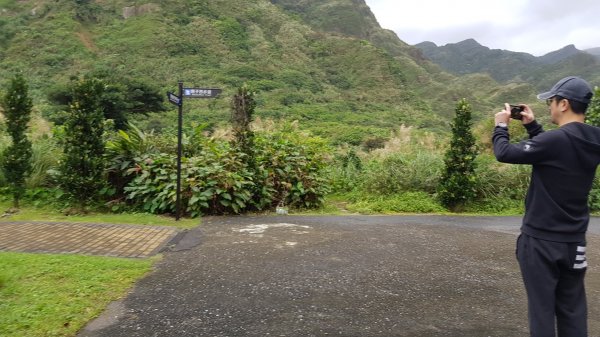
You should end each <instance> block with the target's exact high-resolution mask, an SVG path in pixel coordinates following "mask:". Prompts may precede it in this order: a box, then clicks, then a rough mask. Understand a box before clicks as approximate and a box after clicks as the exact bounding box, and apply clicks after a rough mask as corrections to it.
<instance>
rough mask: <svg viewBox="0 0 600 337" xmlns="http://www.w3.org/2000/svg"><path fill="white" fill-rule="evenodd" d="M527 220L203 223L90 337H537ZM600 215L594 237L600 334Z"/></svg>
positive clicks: (592, 290)
mask: <svg viewBox="0 0 600 337" xmlns="http://www.w3.org/2000/svg"><path fill="white" fill-rule="evenodd" d="M519 223H520V218H518V217H443V216H370V217H368V216H344V217H338V216H285V217H214V218H204V219H203V220H202V225H201V226H200V227H198V228H197V229H194V230H191V231H189V232H188V233H187V235H185V236H184V237H183V239H182V240H180V241H179V242H177V243H173V245H171V247H170V251H168V252H165V253H164V259H163V260H162V261H161V262H159V263H158V264H157V265H156V267H155V270H154V272H153V273H151V274H150V275H148V276H147V277H145V278H144V279H142V280H141V281H139V282H138V283H137V285H136V286H135V288H134V289H133V290H132V292H131V293H130V294H129V295H128V296H127V297H126V298H125V299H123V300H121V301H118V302H115V303H113V304H111V305H110V306H109V308H108V309H107V310H106V311H105V313H104V314H103V315H102V316H101V317H100V318H99V319H97V320H94V321H92V322H91V323H90V324H88V326H87V327H86V328H85V329H83V330H82V331H81V332H80V334H79V336H80V337H83V336H85V337H99V336H106V337H121V336H123V337H125V336H127V337H134V336H143V337H149V336H157V337H158V336H160V337H170V336H173V337H175V336H176V337H186V336H207V337H225V336H228V337H237V336H253V337H254V336H256V337H258V336H261V337H262V336H286V337H300V336H303V337H308V336H345V337H351V336H352V337H369V336H381V337H392V336H415V337H417V336H419V337H427V336H456V337H485V336H498V337H500V336H502V337H519V336H528V328H527V311H526V310H527V309H526V300H525V293H524V289H523V286H522V282H521V278H520V273H519V270H518V265H517V262H516V259H515V240H516V237H517V235H518V228H519V225H518V224H519ZM599 244H600V220H599V219H593V221H592V224H591V225H590V230H589V235H588V246H589V247H590V248H589V250H588V260H589V261H590V265H591V267H590V268H589V269H588V274H587V278H586V286H587V293H588V306H589V326H590V336H600V271H599V270H598V268H595V267H594V265H595V261H600V248H598V247H600V245H599Z"/></svg>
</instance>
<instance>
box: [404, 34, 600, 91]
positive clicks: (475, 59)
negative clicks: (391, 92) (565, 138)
mask: <svg viewBox="0 0 600 337" xmlns="http://www.w3.org/2000/svg"><path fill="white" fill-rule="evenodd" d="M415 47H416V48H419V49H420V50H421V51H422V52H423V55H425V57H427V58H428V59H429V60H431V61H432V62H434V63H436V64H438V65H440V66H441V67H442V68H443V69H444V70H446V71H448V72H450V73H453V74H456V75H465V74H474V73H485V74H489V75H490V76H492V77H493V78H494V79H495V80H497V81H499V82H501V83H507V82H526V83H530V84H531V85H533V86H535V87H536V88H537V89H538V90H541V89H545V88H547V87H548V86H549V85H550V86H551V85H552V84H554V83H555V82H556V81H557V80H558V79H560V78H561V77H564V76H567V75H578V76H582V77H584V78H586V79H588V80H589V81H591V82H592V83H595V84H596V85H597V84H599V83H600V58H598V57H595V56H593V53H594V49H591V50H590V51H581V50H578V49H577V48H575V46H574V45H568V46H566V47H564V48H561V49H559V50H556V51H553V52H551V53H548V54H546V55H543V56H540V57H536V56H533V55H530V54H527V53H519V52H513V51H508V50H500V49H490V48H488V47H486V46H483V45H481V44H479V43H478V42H477V41H475V40H474V39H468V40H465V41H462V42H459V43H451V44H447V45H444V46H437V45H436V44H435V43H433V42H422V43H419V44H417V45H415ZM596 52H597V51H596Z"/></svg>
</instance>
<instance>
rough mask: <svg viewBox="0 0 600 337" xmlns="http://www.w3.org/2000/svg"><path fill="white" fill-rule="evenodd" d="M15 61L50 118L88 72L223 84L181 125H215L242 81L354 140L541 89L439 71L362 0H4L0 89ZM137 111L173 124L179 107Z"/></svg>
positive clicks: (441, 124)
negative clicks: (74, 81) (462, 105)
mask: <svg viewBox="0 0 600 337" xmlns="http://www.w3.org/2000/svg"><path fill="white" fill-rule="evenodd" d="M16 71H21V72H23V73H24V75H25V76H26V78H27V79H28V80H29V83H30V87H31V90H32V94H33V97H34V99H35V105H36V111H38V112H40V113H41V114H42V115H43V116H46V117H48V118H50V119H52V118H53V116H54V115H53V114H55V112H56V107H54V106H53V104H52V103H51V102H49V101H48V99H47V97H48V94H49V93H51V92H52V91H53V90H54V89H55V88H56V87H57V86H59V87H60V86H64V85H65V84H66V83H68V82H69V79H70V78H71V77H72V76H80V75H84V74H88V73H91V72H93V73H105V74H110V75H112V76H114V77H118V78H123V79H127V80H128V81H133V80H135V81H137V82H143V83H146V84H147V85H148V86H151V87H154V88H156V89H157V90H159V91H160V92H163V93H166V92H167V91H175V90H176V87H177V81H178V80H183V81H184V82H185V86H192V87H217V88H222V89H223V94H222V97H221V98H220V99H217V100H210V101H208V100H187V101H186V103H185V113H186V123H208V124H209V126H214V125H219V124H223V123H227V121H228V120H229V114H230V107H229V104H230V103H229V97H231V95H233V93H234V91H235V89H236V88H237V87H238V86H240V85H243V84H246V85H248V86H249V87H250V88H253V89H254V90H255V91H256V92H257V95H256V97H257V102H258V107H257V115H258V116H259V117H261V118H273V119H287V120H299V121H300V125H301V127H303V128H305V129H309V130H311V131H313V132H314V133H316V134H318V135H322V136H324V137H326V138H329V139H331V140H332V141H334V142H335V143H343V142H346V143H352V144H360V143H361V142H363V141H365V140H368V139H369V138H373V137H387V136H388V135H389V130H391V129H394V128H397V127H399V126H400V125H402V124H404V125H407V126H414V127H418V128H428V129H433V130H436V129H437V130H444V131H445V130H447V125H448V123H449V121H450V117H451V116H452V115H453V113H454V106H455V104H456V102H457V101H458V100H459V99H461V98H463V97H464V98H467V99H468V100H469V101H470V102H471V104H472V105H473V106H474V111H475V114H474V115H475V118H482V117H483V115H485V116H489V113H490V112H491V111H493V110H494V109H495V107H497V106H499V104H501V103H503V102H505V101H511V102H512V101H524V100H525V99H530V98H531V97H532V95H533V93H534V92H535V90H534V88H533V87H532V86H530V85H527V84H508V85H499V84H498V83H497V82H495V81H494V80H493V79H492V78H491V77H489V76H487V75H482V74H474V75H467V76H454V75H451V74H448V73H446V72H444V71H442V70H441V68H440V67H438V66H436V65H435V64H433V63H431V62H429V61H427V60H426V59H425V58H424V57H423V55H422V53H421V52H420V51H419V50H418V49H416V48H414V47H411V46H409V45H407V44H406V43H404V42H403V41H401V40H400V39H399V38H398V37H397V36H396V35H395V34H394V33H393V32H391V31H388V30H384V29H382V28H381V27H380V26H379V24H378V23H377V20H376V19H375V17H374V16H373V14H372V13H371V11H370V10H369V8H368V6H367V5H366V4H365V2H364V1H363V0H330V1H312V0H303V1H287V0H273V1H266V0H246V1H242V0H199V1H189V0H165V1H160V2H148V1H136V2H130V1H123V0H112V1H91V0H79V1H67V0H52V1H51V0H39V1H35V2H31V1H18V0H0V85H1V87H0V88H3V87H5V84H6V82H7V80H8V78H10V77H11V76H12V74H13V73H14V72H16ZM165 97H166V95H165ZM139 120H140V122H141V123H145V125H146V126H147V127H150V126H152V127H155V128H158V129H160V128H171V127H172V126H173V125H174V124H175V122H174V121H175V117H174V110H173V109H172V110H170V111H169V112H167V113H156V114H150V115H149V116H148V117H145V118H141V119H139Z"/></svg>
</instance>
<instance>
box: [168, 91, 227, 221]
mask: <svg viewBox="0 0 600 337" xmlns="http://www.w3.org/2000/svg"><path fill="white" fill-rule="evenodd" d="M178 87H179V95H175V94H174V93H172V92H167V98H168V99H169V102H171V103H173V104H175V105H177V107H178V110H179V113H178V118H177V196H176V201H175V204H176V206H175V207H176V211H175V212H176V214H175V220H177V221H179V218H180V217H181V152H182V144H181V139H182V133H183V131H182V128H183V98H184V97H187V98H215V97H218V96H219V95H220V94H221V92H222V90H221V89H213V88H184V87H183V81H179V82H178Z"/></svg>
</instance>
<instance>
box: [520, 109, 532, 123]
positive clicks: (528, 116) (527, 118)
mask: <svg viewBox="0 0 600 337" xmlns="http://www.w3.org/2000/svg"><path fill="white" fill-rule="evenodd" d="M521 106H522V107H523V111H521V116H523V119H522V120H521V122H522V123H523V125H526V124H529V123H531V122H533V121H534V120H535V116H534V115H533V110H531V108H530V107H529V106H528V105H525V104H522V105H521Z"/></svg>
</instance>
